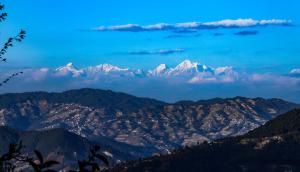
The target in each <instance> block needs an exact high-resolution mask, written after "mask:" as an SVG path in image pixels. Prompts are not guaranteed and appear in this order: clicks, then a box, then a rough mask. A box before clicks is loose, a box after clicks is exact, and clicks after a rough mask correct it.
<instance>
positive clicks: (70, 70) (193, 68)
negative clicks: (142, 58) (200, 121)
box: [53, 60, 234, 77]
mask: <svg viewBox="0 0 300 172" xmlns="http://www.w3.org/2000/svg"><path fill="white" fill-rule="evenodd" d="M53 72H54V73H55V74H56V75H72V76H73V77H77V76H89V75H97V74H107V75H108V74H119V75H127V76H143V77H147V76H148V77H151V76H152V77H154V76H168V77H172V76H178V75H186V74H191V75H196V74H199V73H207V74H211V75H226V74H230V73H233V72H234V71H233V68H232V67H218V68H213V67H209V66H206V65H202V64H200V63H197V62H192V61H190V60H184V61H183V62H181V63H180V64H178V65H177V66H176V67H174V68H169V67H167V65H166V64H160V65H158V66H157V67H156V68H155V69H153V70H149V71H144V70H143V69H129V68H120V67H118V66H113V65H111V64H101V65H97V66H93V67H87V68H83V69H77V68H76V67H74V65H73V63H68V64H67V65H66V66H62V67H59V68H57V69H55V70H54V71H53Z"/></svg>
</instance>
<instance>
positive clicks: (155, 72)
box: [149, 64, 168, 76]
mask: <svg viewBox="0 0 300 172" xmlns="http://www.w3.org/2000/svg"><path fill="white" fill-rule="evenodd" d="M167 70H168V69H167V65H166V64H160V65H158V66H157V67H156V68H155V69H154V70H152V71H149V73H150V75H153V76H155V75H160V74H163V73H165V72H166V71H167Z"/></svg>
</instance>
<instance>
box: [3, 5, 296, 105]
mask: <svg viewBox="0 0 300 172" xmlns="http://www.w3.org/2000/svg"><path fill="white" fill-rule="evenodd" d="M2 2H3V3H4V4H5V11H6V12H8V14H9V16H8V18H7V21H5V22H2V23H1V25H0V30H1V40H0V41H1V42H2V43H3V42H4V41H5V40H6V38H8V37H9V36H11V35H15V34H16V33H17V32H18V31H19V30H20V29H25V30H26V32H27V36H26V39H25V40H24V42H22V43H21V44H18V45H16V46H15V47H13V48H12V49H10V50H9V52H8V53H7V54H6V57H7V58H8V62H7V63H6V64H2V70H11V69H21V68H26V69H28V68H32V69H39V68H53V69H55V68H57V67H59V66H63V65H65V64H67V63H69V62H72V63H73V64H74V66H76V67H77V68H79V69H81V68H85V67H88V66H96V65H99V64H103V63H109V64H112V65H115V66H119V67H120V68H130V69H143V70H145V71H147V70H151V69H153V68H155V67H156V66H158V65H159V64H161V63H165V64H167V66H170V67H173V68H174V67H175V66H176V65H178V64H179V63H181V62H182V61H183V60H185V59H189V60H191V61H192V62H199V63H200V64H205V65H207V66H212V67H215V68H217V67H222V66H232V67H233V68H234V70H235V71H236V72H238V73H245V72H246V73H249V75H251V76H253V75H257V74H259V75H264V76H266V75H268V76H270V75H272V77H274V76H283V77H284V76H287V75H290V74H291V71H292V70H294V69H296V70H294V71H297V69H299V68H300V58H299V56H300V46H299V45H300V36H299V35H300V28H299V23H300V15H299V7H300V2H299V1H297V0H286V1H270V0H251V1H246V0H209V1H208V0H202V1H199V0H185V1H182V0H151V1H144V0H126V1H124V0H110V1H99V0H76V1H74V0H40V1H38V0H27V1H21V0H9V1H8V0H4V1H2ZM191 22H195V23H191ZM249 22H250V24H249ZM161 23H164V25H162V24H161ZM228 23H231V24H232V23H234V25H228ZM253 23H254V24H253ZM266 23H268V24H266ZM130 24H131V25H130ZM133 24H134V25H133ZM191 24H194V25H191ZM195 24H196V25H197V24H198V25H197V27H195ZM153 26H156V27H153ZM158 27H160V29H157V28H158ZM124 28H125V29H124ZM155 28H156V29H155ZM299 73H300V72H299ZM297 75H298V74H297ZM28 77H30V75H29V76H28ZM277 78H278V77H277ZM293 79H294V78H293ZM53 82H54V81H53ZM293 82H296V81H293ZM150 84H151V83H150ZM238 84H240V83H238ZM276 84H278V86H282V87H283V86H284V88H289V85H284V83H282V82H281V83H276ZM280 84H281V85H280ZM265 85H268V84H265ZM173 86H174V85H173ZM297 86H299V85H297V84H296V86H294V87H297ZM30 87H31V88H35V87H34V86H31V85H30ZM74 87H75V86H74ZM158 87H159V84H158ZM193 87H195V86H193ZM219 87H220V86H218V88H219ZM225 87H226V88H227V87H229V88H230V90H231V89H233V88H234V86H232V87H230V86H228V85H226V86H224V85H221V88H225ZM264 87H266V86H264ZM67 88H69V87H66V89H67ZM72 88H73V86H72ZM75 88H76V87H75ZM107 88H109V86H107ZM36 89H43V87H42V86H40V87H37V88H36ZM116 89H117V88H116ZM145 89H146V88H144V87H140V90H141V91H139V92H138V93H136V92H134V91H130V90H126V89H124V88H118V89H117V90H122V91H125V92H130V93H133V94H138V95H140V96H144V95H146V96H151V95H152V94H153V96H152V97H155V98H156V97H157V96H155V95H158V94H159V93H158V91H156V92H155V93H151V94H150V93H149V94H143V90H145ZM166 89H167V88H166ZM182 89H187V88H186V87H184V88H182ZM189 89H191V88H189ZM195 89H198V88H193V89H191V90H195ZM239 89H242V88H239ZM46 90H47V89H46ZM51 90H52V89H51ZM219 90H222V89H219ZM233 90H235V89H233ZM266 90H269V89H268V88H266ZM6 91H20V90H17V89H16V88H14V89H12V88H4V90H3V91H1V92H6ZM206 91H210V90H209V89H208V90H206ZM240 91H241V90H240ZM240 91H239V92H234V93H232V94H230V95H227V94H224V93H222V92H221V91H220V92H219V93H218V94H213V95H208V96H205V97H201V96H196V97H192V96H191V97H192V99H198V98H199V99H200V98H209V97H212V96H220V97H224V96H234V95H238V94H242V95H244V94H243V92H240ZM271 91H274V90H271ZM277 91H278V90H277ZM295 91H296V92H297V94H300V93H299V90H297V89H296V88H295ZM261 92H264V91H262V90H259V91H256V92H255V91H254V93H253V94H254V96H256V95H259V94H260V93H261ZM183 94H188V96H178V97H177V98H172V100H177V99H181V98H186V99H188V98H189V95H190V93H185V92H183V93H182V95H183ZM293 94H295V92H293V93H287V94H284V95H273V94H271V93H268V95H267V96H268V97H272V96H279V97H281V98H287V99H290V100H296V101H298V99H296V98H293V96H292V95H293ZM297 94H296V95H297ZM246 95H247V94H246ZM165 96H169V95H165ZM159 98H162V99H163V96H161V97H159ZM166 100H168V98H166ZM299 101H300V100H299Z"/></svg>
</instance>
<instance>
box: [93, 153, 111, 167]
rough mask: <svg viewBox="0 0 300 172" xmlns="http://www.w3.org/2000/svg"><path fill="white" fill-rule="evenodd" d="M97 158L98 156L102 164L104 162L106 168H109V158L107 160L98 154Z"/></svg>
mask: <svg viewBox="0 0 300 172" xmlns="http://www.w3.org/2000/svg"><path fill="white" fill-rule="evenodd" d="M95 156H96V157H97V158H98V159H99V160H101V161H102V162H104V164H105V165H106V166H108V167H109V162H108V160H107V158H106V157H105V156H103V155H100V154H96V155H95Z"/></svg>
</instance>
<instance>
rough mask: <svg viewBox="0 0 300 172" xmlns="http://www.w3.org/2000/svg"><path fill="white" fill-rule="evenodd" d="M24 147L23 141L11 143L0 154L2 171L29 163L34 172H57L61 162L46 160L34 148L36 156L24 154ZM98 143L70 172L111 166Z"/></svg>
mask: <svg viewBox="0 0 300 172" xmlns="http://www.w3.org/2000/svg"><path fill="white" fill-rule="evenodd" d="M23 148H24V146H23V144H22V142H20V143H19V144H10V145H9V149H8V152H7V153H5V154H3V155H2V156H0V172H13V171H15V169H16V167H17V165H16V164H17V163H21V165H22V166H24V165H26V164H28V165H29V166H30V167H31V168H32V170H33V171H34V172H56V171H58V170H57V169H56V168H55V166H56V165H59V164H60V163H59V162H58V161H55V160H45V159H44V157H43V155H42V154H41V153H40V152H39V151H38V150H34V154H35V157H36V158H37V159H36V158H32V157H30V156H28V155H24V154H22V149H23ZM100 150H101V148H100V146H98V145H95V146H93V147H92V148H91V149H90V153H89V156H88V158H87V159H85V160H80V161H78V170H70V172H100V170H101V168H100V167H101V163H103V164H104V165H105V166H106V167H109V162H108V160H107V158H106V157H105V156H104V155H103V154H102V153H101V152H100Z"/></svg>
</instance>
